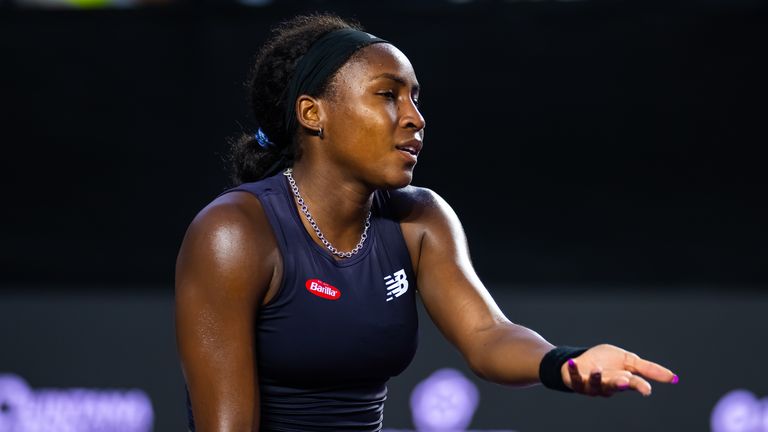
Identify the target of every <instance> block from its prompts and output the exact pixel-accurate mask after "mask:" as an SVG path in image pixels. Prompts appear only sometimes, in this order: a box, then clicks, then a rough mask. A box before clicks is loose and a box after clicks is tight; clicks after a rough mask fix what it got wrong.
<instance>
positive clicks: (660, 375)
mask: <svg viewBox="0 0 768 432" xmlns="http://www.w3.org/2000/svg"><path fill="white" fill-rule="evenodd" d="M624 368H625V369H626V370H628V371H630V372H632V373H633V374H639V375H642V376H644V377H646V378H648V379H652V380H654V381H659V382H666V383H671V384H677V383H678V382H679V381H680V378H678V376H677V375H675V373H674V372H672V371H671V370H669V369H667V368H665V367H664V366H661V365H659V364H657V363H654V362H651V361H648V360H644V359H642V358H640V357H639V356H638V355H637V354H634V353H630V352H628V353H627V354H626V356H625V359H624Z"/></svg>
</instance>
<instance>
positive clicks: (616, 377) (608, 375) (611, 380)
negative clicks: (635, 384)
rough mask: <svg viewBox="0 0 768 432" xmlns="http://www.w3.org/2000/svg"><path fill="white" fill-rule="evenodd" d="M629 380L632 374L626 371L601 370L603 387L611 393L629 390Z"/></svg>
mask: <svg viewBox="0 0 768 432" xmlns="http://www.w3.org/2000/svg"><path fill="white" fill-rule="evenodd" d="M631 380H632V374H631V373H630V372H627V371H614V372H603V381H604V384H603V388H604V389H607V390H608V391H610V393H611V394H613V393H615V392H622V391H625V390H629V383H630V381H631Z"/></svg>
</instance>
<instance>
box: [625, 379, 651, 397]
mask: <svg viewBox="0 0 768 432" xmlns="http://www.w3.org/2000/svg"><path fill="white" fill-rule="evenodd" d="M629 389H630V390H635V391H636V392H638V393H640V394H641V395H643V396H650V395H651V390H652V389H651V384H650V383H649V382H648V381H646V380H644V379H643V378H642V377H640V376H638V375H632V378H630V380H629Z"/></svg>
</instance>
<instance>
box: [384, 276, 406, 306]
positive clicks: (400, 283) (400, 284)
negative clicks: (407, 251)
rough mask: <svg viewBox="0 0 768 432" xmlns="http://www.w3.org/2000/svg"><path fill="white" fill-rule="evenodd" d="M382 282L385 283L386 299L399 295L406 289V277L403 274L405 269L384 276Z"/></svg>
mask: <svg viewBox="0 0 768 432" xmlns="http://www.w3.org/2000/svg"><path fill="white" fill-rule="evenodd" d="M384 283H385V284H387V301H390V300H392V299H394V298H395V297H400V296H401V295H403V294H405V292H406V291H408V277H407V276H406V275H405V269H400V270H398V271H396V272H395V273H394V274H392V275H390V276H387V277H385V278H384Z"/></svg>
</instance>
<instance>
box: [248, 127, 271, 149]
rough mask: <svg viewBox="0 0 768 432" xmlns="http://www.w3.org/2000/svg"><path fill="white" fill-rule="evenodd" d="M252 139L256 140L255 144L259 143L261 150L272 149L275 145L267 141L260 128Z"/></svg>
mask: <svg viewBox="0 0 768 432" xmlns="http://www.w3.org/2000/svg"><path fill="white" fill-rule="evenodd" d="M253 137H254V138H255V139H256V142H257V143H259V145H260V146H261V147H262V148H265V149H266V148H270V147H274V145H275V143H273V142H272V141H270V140H269V138H267V134H265V133H264V131H263V130H261V128H259V130H257V131H256V133H255V134H254V135H253Z"/></svg>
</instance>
